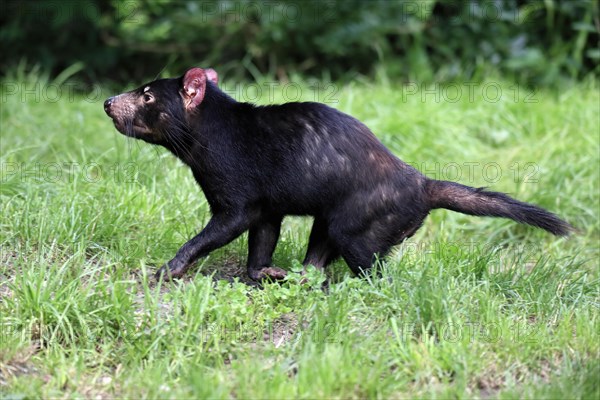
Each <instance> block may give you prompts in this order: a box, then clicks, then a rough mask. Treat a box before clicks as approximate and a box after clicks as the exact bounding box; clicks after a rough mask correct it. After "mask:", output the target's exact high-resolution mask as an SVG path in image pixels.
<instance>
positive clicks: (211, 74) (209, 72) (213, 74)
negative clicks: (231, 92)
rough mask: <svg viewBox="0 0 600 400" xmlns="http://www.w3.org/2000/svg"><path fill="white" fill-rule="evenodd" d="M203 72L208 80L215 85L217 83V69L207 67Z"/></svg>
mask: <svg viewBox="0 0 600 400" xmlns="http://www.w3.org/2000/svg"><path fill="white" fill-rule="evenodd" d="M204 73H205V74H206V79H208V80H209V81H211V82H212V83H214V84H215V85H216V84H217V83H219V75H217V71H215V70H214V69H212V68H207V69H205V70H204Z"/></svg>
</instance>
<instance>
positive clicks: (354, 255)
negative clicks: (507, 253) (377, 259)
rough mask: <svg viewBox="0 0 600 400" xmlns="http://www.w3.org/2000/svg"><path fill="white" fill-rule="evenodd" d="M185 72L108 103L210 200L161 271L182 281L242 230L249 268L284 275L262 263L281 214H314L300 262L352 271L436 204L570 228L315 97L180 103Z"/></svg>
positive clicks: (209, 98)
mask: <svg viewBox="0 0 600 400" xmlns="http://www.w3.org/2000/svg"><path fill="white" fill-rule="evenodd" d="M198 74H200V75H198V76H200V77H201V73H200V72H198ZM186 76H187V75H186ZM186 76H184V77H181V78H177V79H162V80H158V81H155V82H152V83H149V84H147V85H144V86H142V87H140V88H139V89H137V90H134V91H132V92H128V93H125V94H123V95H120V96H117V97H114V98H111V99H109V100H107V102H106V104H105V109H106V112H107V114H108V115H109V116H111V117H112V118H113V120H114V121H115V125H116V126H117V128H118V129H119V130H120V131H121V132H122V133H124V134H126V135H129V136H133V137H136V138H140V139H143V140H146V141H148V142H150V143H154V144H159V145H162V146H164V147H166V148H167V149H169V150H170V151H171V152H172V153H173V154H175V155H176V156H177V157H179V158H180V159H181V160H182V161H183V162H184V163H186V164H187V165H188V166H189V167H190V168H191V170H192V172H193V174H194V177H195V178H196V181H197V182H198V183H199V184H200V186H201V187H202V190H203V191H204V193H205V195H206V198H207V200H208V202H209V204H210V208H211V211H212V218H211V220H210V221H209V223H208V224H207V226H206V227H205V228H204V229H203V230H202V231H201V232H200V233H199V234H198V235H197V236H196V237H194V238H193V239H191V240H190V241H189V242H187V243H186V244H185V245H184V246H183V247H182V248H181V249H180V250H179V251H178V252H177V255H176V256H175V257H174V258H173V259H172V260H171V261H170V262H169V263H168V264H167V266H165V267H163V269H161V270H160V271H159V273H158V275H159V276H160V275H161V274H164V273H168V274H169V275H170V276H173V277H179V276H181V275H183V274H184V273H185V271H186V270H187V269H188V268H189V267H190V266H191V265H192V264H193V263H194V262H195V261H196V260H197V259H198V258H199V257H202V256H205V255H207V254H208V253H209V252H211V251H212V250H214V249H216V248H219V247H221V246H224V245H225V244H227V243H229V242H230V241H232V240H233V239H235V238H236V237H238V236H239V235H241V234H242V233H244V232H245V231H249V239H248V243H249V250H248V251H249V253H248V273H249V275H250V276H251V277H252V278H253V279H261V278H264V277H273V278H281V277H283V276H284V275H285V271H283V270H280V269H278V268H276V267H273V266H271V255H272V253H273V251H274V249H275V245H276V243H277V240H278V237H279V230H280V226H281V221H282V219H283V217H284V216H286V215H311V216H314V225H313V229H312V232H311V234H310V239H309V244H308V251H307V254H306V258H305V260H304V264H305V265H306V264H312V265H315V266H316V267H317V268H324V267H325V266H326V265H327V264H329V263H330V262H331V261H332V260H334V259H336V258H338V257H339V256H341V257H343V258H344V260H345V261H346V262H347V263H348V266H349V267H350V268H351V269H352V271H354V272H355V273H361V272H363V271H364V270H365V269H368V268H369V267H370V266H371V264H372V262H373V259H374V256H379V255H384V254H385V253H387V252H388V250H389V249H390V248H391V247H392V246H393V245H395V244H398V243H400V242H402V241H403V240H404V239H406V238H408V237H410V236H411V235H413V234H414V233H415V231H416V230H417V229H418V228H419V227H420V226H421V224H422V223H423V220H424V219H425V217H426V216H427V215H428V213H429V212H430V210H432V209H435V208H447V209H450V210H454V211H458V212H462V213H466V214H471V215H482V216H494V217H505V218H511V219H513V220H515V221H517V222H521V223H525V224H529V225H533V226H537V227H540V228H542V229H545V230H547V231H549V232H551V233H553V234H555V235H566V234H568V233H569V232H570V231H571V229H572V228H571V226H570V225H569V224H568V223H566V222H564V221H562V220H560V219H559V218H558V217H556V216H554V215H553V214H551V213H549V212H547V211H545V210H543V209H541V208H539V207H536V206H533V205H531V204H527V203H522V202H520V201H517V200H514V199H512V198H510V197H509V196H507V195H505V194H502V193H497V192H488V191H485V190H483V189H475V188H470V187H468V186H463V185H459V184H457V183H452V182H443V181H434V180H430V179H428V178H426V177H425V176H424V175H422V174H421V173H420V172H418V171H417V170H415V169H414V168H412V167H411V166H409V165H408V164H406V163H404V162H403V161H401V160H400V159H398V158H397V157H395V156H394V155H393V154H392V153H390V151H389V150H388V149H386V148H385V147H384V146H383V144H382V143H381V142H380V141H379V140H378V139H377V138H376V137H375V136H374V135H373V134H372V133H371V131H370V130H369V129H368V128H367V127H366V126H365V125H363V124H362V123H361V122H360V121H358V120H356V119H354V118H353V117H351V116H349V115H346V114H344V113H342V112H340V111H337V110H335V109H333V108H330V107H328V106H326V105H323V104H319V103H288V104H283V105H273V106H262V107H258V106H254V105H251V104H247V103H239V102H237V101H235V100H234V99H232V98H231V97H229V96H227V95H226V94H225V93H223V92H222V91H221V90H220V89H219V88H218V87H217V85H216V84H215V83H213V82H211V81H209V80H207V81H206V83H205V92H204V93H203V96H204V97H203V98H201V97H198V98H196V99H202V101H201V102H200V103H199V104H198V105H197V106H196V105H194V106H192V108H186V107H189V106H188V104H189V103H188V101H189V100H190V99H194V98H195V97H194V96H197V93H196V92H194V91H193V90H192V89H186V88H185V87H184V86H186V85H187V83H186V81H189V79H188V78H186ZM192 83H194V84H196V83H197V82H192ZM146 88H149V89H147V90H146V93H144V89H146ZM186 90H188V92H190V93H192V94H187V92H186ZM146 95H147V96H146ZM150 95H151V96H152V98H153V99H151V101H147V100H148V96H150ZM144 96H146V98H144ZM167 267H168V268H167Z"/></svg>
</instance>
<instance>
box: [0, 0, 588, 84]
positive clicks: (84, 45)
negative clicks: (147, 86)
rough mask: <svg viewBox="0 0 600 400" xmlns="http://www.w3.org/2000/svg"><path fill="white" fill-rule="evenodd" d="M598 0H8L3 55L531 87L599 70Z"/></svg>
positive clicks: (8, 60) (55, 61)
mask: <svg viewBox="0 0 600 400" xmlns="http://www.w3.org/2000/svg"><path fill="white" fill-rule="evenodd" d="M599 26H600V19H599V14H598V1H596V0H501V1H500V0H494V1H492V0H473V1H463V0H451V1H442V0H437V1H436V0H394V1H389V0H376V1H362V0H344V1H318V0H315V1H304V0H303V1H283V0H281V1H254V0H252V1H250V0H241V1H204V0H203V1H181V0H125V1H122V0H110V1H101V0H82V1H7V2H3V12H2V13H0V41H2V52H3V65H2V67H1V68H0V72H2V73H6V72H7V71H10V69H11V68H12V67H14V66H15V65H16V64H18V63H19V62H21V61H22V60H26V62H27V63H28V64H30V65H39V66H40V67H41V68H42V69H43V70H45V71H50V72H52V73H58V72H60V71H63V70H64V69H66V68H69V67H74V68H75V69H77V70H80V73H79V75H80V77H81V78H82V79H85V80H87V81H88V82H89V81H96V80H102V81H106V80H107V79H110V80H113V81H117V82H119V83H121V84H123V83H124V82H131V81H139V80H142V79H149V78H152V77H154V76H156V74H157V73H159V72H160V71H162V70H165V71H167V72H168V75H173V74H180V73H181V72H182V71H183V70H184V69H185V68H188V67H190V66H194V65H196V66H205V67H206V66H212V67H218V70H219V73H220V74H221V75H223V76H224V75H229V76H231V77H235V79H237V80H239V79H240V78H241V77H245V78H248V77H250V78H254V79H256V78H257V77H258V76H263V75H269V76H271V77H277V78H279V79H283V80H285V79H289V77H290V76H291V75H293V74H294V73H300V74H302V75H304V76H312V77H316V78H318V79H321V80H323V79H327V80H329V79H330V78H333V79H334V80H336V81H337V80H340V79H354V78H355V77H356V75H357V74H371V75H374V74H376V73H377V71H378V70H379V68H381V66H383V67H384V69H385V71H386V73H387V74H389V75H390V76H393V77H397V78H403V79H410V80H416V81H429V82H432V81H440V80H445V81H451V80H456V79H469V80H481V79H483V78H485V77H486V76H487V75H488V74H489V72H490V71H500V72H501V73H502V74H503V75H504V76H507V77H511V78H512V79H514V80H516V81H518V82H520V83H524V84H530V85H540V84H541V85H557V84H560V83H561V82H562V81H563V80H564V79H565V78H581V77H583V76H585V75H587V74H589V73H593V74H596V75H597V74H598V72H599V69H598V62H599V61H600V51H599V50H598V40H599V35H598V32H599V29H600V28H599Z"/></svg>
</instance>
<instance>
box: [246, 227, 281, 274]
mask: <svg viewBox="0 0 600 400" xmlns="http://www.w3.org/2000/svg"><path fill="white" fill-rule="evenodd" d="M281 220H282V217H281V216H270V217H267V218H263V219H261V220H260V221H259V222H257V223H255V224H254V225H253V226H252V227H251V228H250V232H249V233H248V275H249V276H250V278H252V279H254V280H255V281H259V280H262V279H266V278H270V279H275V280H277V279H283V278H285V276H286V274H287V273H286V271H285V270H283V269H281V268H278V267H275V266H273V265H271V257H272V256H273V251H275V246H276V245H277V240H278V239H279V231H280V229H281Z"/></svg>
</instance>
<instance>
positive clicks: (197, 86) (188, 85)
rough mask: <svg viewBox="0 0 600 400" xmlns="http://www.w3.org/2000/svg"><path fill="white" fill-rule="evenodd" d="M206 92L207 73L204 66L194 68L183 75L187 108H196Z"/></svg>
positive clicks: (182, 92) (183, 92) (183, 93)
mask: <svg viewBox="0 0 600 400" xmlns="http://www.w3.org/2000/svg"><path fill="white" fill-rule="evenodd" d="M205 93H206V73H205V71H204V70H203V69H202V68H192V69H190V70H188V71H187V72H186V73H185V75H184V76H183V90H182V91H181V94H182V95H183V99H184V103H185V108H186V110H193V109H195V108H196V107H197V106H198V105H199V104H200V103H202V100H204V94H205Z"/></svg>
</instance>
